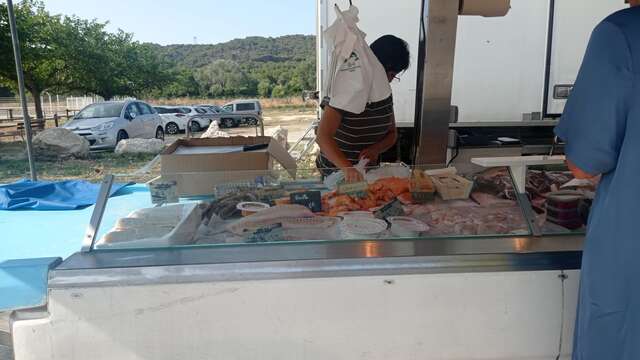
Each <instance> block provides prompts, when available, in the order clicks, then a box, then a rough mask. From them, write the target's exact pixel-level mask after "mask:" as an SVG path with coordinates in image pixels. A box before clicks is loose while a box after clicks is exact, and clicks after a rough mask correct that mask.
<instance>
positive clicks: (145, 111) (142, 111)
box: [136, 103, 152, 115]
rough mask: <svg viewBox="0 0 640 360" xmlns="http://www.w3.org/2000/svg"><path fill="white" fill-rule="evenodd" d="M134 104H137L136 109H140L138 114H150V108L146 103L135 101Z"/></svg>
mask: <svg viewBox="0 0 640 360" xmlns="http://www.w3.org/2000/svg"><path fill="white" fill-rule="evenodd" d="M136 105H137V106H138V110H139V111H140V115H149V114H151V113H152V112H151V109H149V107H148V106H147V105H146V104H143V103H136Z"/></svg>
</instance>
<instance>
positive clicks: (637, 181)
mask: <svg viewBox="0 0 640 360" xmlns="http://www.w3.org/2000/svg"><path fill="white" fill-rule="evenodd" d="M639 3H640V0H632V1H631V5H632V6H633V7H632V8H631V9H625V10H622V11H619V12H617V13H615V14H613V15H611V16H609V17H608V18H607V19H605V20H604V21H603V22H602V23H600V24H599V25H598V27H597V28H596V29H595V30H594V32H593V35H592V37H591V41H590V43H589V47H588V49H587V53H586V55H585V58H584V62H583V64H582V68H581V69H580V73H579V75H578V79H577V81H576V84H575V88H574V90H573V92H572V94H571V97H570V99H569V101H568V102H567V106H566V108H565V111H564V114H563V116H562V119H561V120H560V124H559V125H558V127H557V128H556V135H558V136H559V137H560V138H561V139H563V140H564V141H565V142H566V147H565V151H566V154H567V159H568V163H569V167H570V168H571V170H572V171H573V172H574V174H575V175H576V176H577V177H581V178H589V177H594V176H597V175H602V180H601V181H600V186H599V189H598V192H597V195H596V199H595V202H594V205H593V208H592V211H591V217H590V219H589V225H588V231H587V239H586V243H585V247H584V254H583V259H582V271H581V282H580V298H579V303H578V318H577V321H576V328H575V337H574V350H573V359H574V360H639V359H640V7H636V6H637V5H639Z"/></svg>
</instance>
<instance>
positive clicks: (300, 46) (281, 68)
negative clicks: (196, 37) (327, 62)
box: [146, 35, 316, 98]
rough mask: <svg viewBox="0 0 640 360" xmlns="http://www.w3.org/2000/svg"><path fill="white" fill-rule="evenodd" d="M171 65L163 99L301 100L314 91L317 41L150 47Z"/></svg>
mask: <svg viewBox="0 0 640 360" xmlns="http://www.w3.org/2000/svg"><path fill="white" fill-rule="evenodd" d="M146 45H147V46H149V47H150V48H151V49H152V50H153V52H154V53H155V54H156V55H157V57H158V58H159V59H160V60H161V61H162V62H164V63H166V64H168V66H169V67H171V68H172V69H173V70H172V71H173V73H174V80H173V81H172V82H171V84H170V85H169V86H166V87H164V89H163V90H162V91H161V92H159V93H157V94H155V95H157V96H163V97H182V96H201V97H214V98H215V97H233V96H260V97H285V96H300V95H301V93H302V91H303V90H314V89H315V87H316V85H315V84H316V83H315V82H316V69H315V63H316V37H315V36H313V35H287V36H281V37H275V38H265V37H257V36H254V37H248V38H244V39H235V40H231V41H228V42H225V43H221V44H215V45H205V44H202V45H196V44H190V45H187V44H184V45H166V46H161V45H157V44H146Z"/></svg>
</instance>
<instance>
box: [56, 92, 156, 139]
mask: <svg viewBox="0 0 640 360" xmlns="http://www.w3.org/2000/svg"><path fill="white" fill-rule="evenodd" d="M63 127H64V128H65V129H69V130H71V131H73V132H74V133H76V134H78V135H80V136H82V137H84V138H85V139H87V140H88V141H89V145H90V146H91V149H109V148H115V146H116V145H117V144H118V142H120V141H122V140H124V139H128V138H146V139H152V138H156V139H163V140H164V128H163V126H162V118H161V117H160V115H158V112H157V111H156V110H155V109H154V108H153V107H151V106H150V105H149V104H147V103H145V102H142V101H137V100H127V101H108V102H101V103H95V104H91V105H89V106H86V107H85V108H84V109H82V110H81V111H80V112H79V113H77V114H76V115H75V116H74V117H73V119H71V121H69V122H68V123H66V124H65V125H64V126H63Z"/></svg>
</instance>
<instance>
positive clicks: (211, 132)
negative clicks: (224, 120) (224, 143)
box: [200, 121, 229, 139]
mask: <svg viewBox="0 0 640 360" xmlns="http://www.w3.org/2000/svg"><path fill="white" fill-rule="evenodd" d="M217 137H229V134H228V133H226V132H224V131H221V130H220V126H219V125H218V122H217V121H213V122H212V123H211V124H210V125H209V128H208V129H207V131H205V132H204V134H202V135H200V138H202V139H210V138H217Z"/></svg>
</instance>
